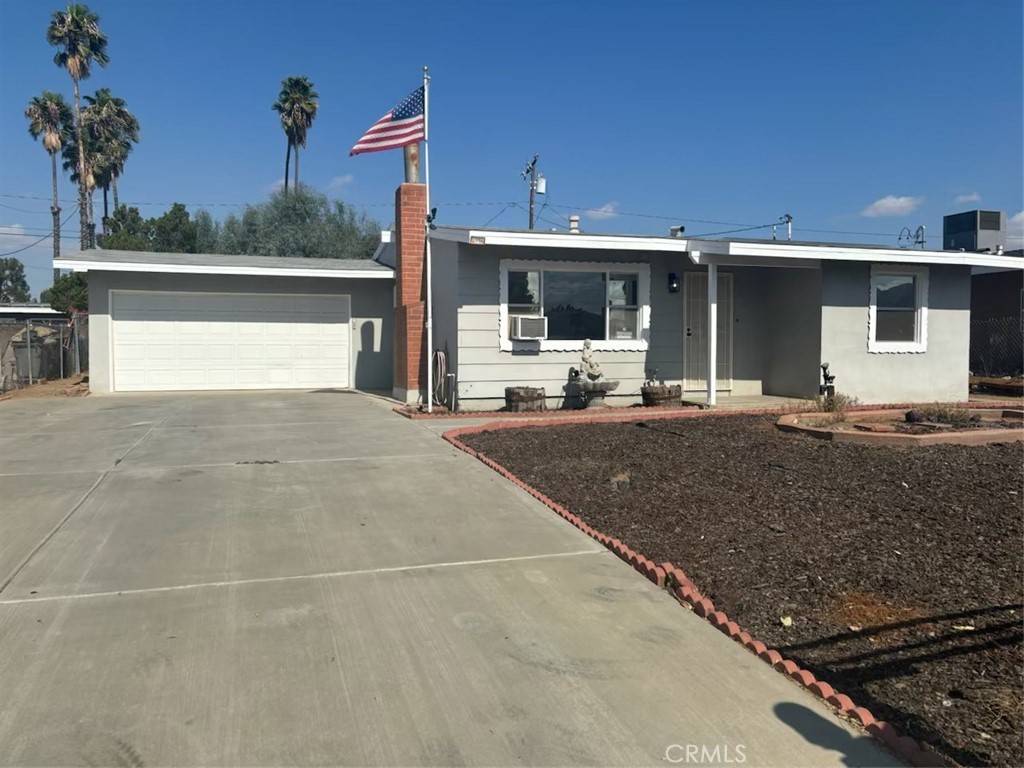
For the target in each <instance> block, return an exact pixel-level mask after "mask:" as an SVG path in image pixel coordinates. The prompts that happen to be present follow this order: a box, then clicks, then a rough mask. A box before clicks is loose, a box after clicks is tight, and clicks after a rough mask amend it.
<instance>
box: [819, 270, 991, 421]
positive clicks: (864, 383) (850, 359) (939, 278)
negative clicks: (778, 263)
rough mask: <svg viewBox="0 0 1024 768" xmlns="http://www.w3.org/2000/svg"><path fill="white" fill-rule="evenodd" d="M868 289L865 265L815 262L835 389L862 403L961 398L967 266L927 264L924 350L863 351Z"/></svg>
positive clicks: (824, 347) (825, 353) (824, 345)
mask: <svg viewBox="0 0 1024 768" xmlns="http://www.w3.org/2000/svg"><path fill="white" fill-rule="evenodd" d="M870 291H871V265H870V264H866V263H857V262H833V263H827V264H825V265H824V266H823V267H822V290H821V296H822V307H821V359H822V360H823V361H828V362H829V363H830V365H831V368H832V373H834V374H835V375H836V389H837V391H839V392H842V393H845V394H848V395H852V396H854V397H856V398H858V399H859V400H860V401H861V402H863V403H894V402H911V401H920V402H927V401H935V400H939V401H951V400H966V399H967V393H968V382H967V377H968V367H969V357H968V352H969V345H970V307H971V275H970V268H969V267H960V266H952V265H951V266H941V265H940V266H936V265H933V266H931V267H930V268H929V276H928V326H927V328H928V334H927V343H928V347H927V351H925V352H920V353H869V352H868V305H869V296H870Z"/></svg>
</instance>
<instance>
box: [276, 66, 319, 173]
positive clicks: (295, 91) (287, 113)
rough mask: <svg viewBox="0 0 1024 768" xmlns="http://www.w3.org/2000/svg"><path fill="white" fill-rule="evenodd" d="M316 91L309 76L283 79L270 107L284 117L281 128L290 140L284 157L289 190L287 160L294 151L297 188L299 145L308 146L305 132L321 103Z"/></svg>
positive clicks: (311, 124)
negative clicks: (275, 98)
mask: <svg viewBox="0 0 1024 768" xmlns="http://www.w3.org/2000/svg"><path fill="white" fill-rule="evenodd" d="M317 98H319V96H318V94H317V92H316V91H314V90H313V83H311V82H310V81H309V78H307V77H297V76H293V77H286V78H285V79H284V80H282V81H281V92H280V93H279V94H278V96H277V101H276V102H274V103H273V104H272V105H271V109H273V110H274V111H275V112H277V113H278V114H279V115H280V117H281V128H282V129H283V130H284V135H285V138H286V140H287V142H288V151H287V152H286V153H285V156H284V189H285V192H287V191H288V161H289V158H290V157H291V152H292V151H293V150H294V151H295V189H298V188H299V147H305V146H306V134H307V132H308V131H309V129H310V128H311V127H312V126H313V120H315V119H316V112H317V109H319V107H320V105H319V103H318V102H317V101H316V99H317Z"/></svg>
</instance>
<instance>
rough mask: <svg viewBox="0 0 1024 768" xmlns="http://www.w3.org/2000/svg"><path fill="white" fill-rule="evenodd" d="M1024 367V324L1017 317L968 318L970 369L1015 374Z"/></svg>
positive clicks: (982, 373)
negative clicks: (970, 319) (969, 323)
mask: <svg viewBox="0 0 1024 768" xmlns="http://www.w3.org/2000/svg"><path fill="white" fill-rule="evenodd" d="M1022 370H1024V323H1022V320H1021V318H1020V317H991V318H987V319H985V320H972V321H971V372H972V373H974V374H976V375H979V376H1015V375H1017V374H1019V373H1021V371H1022Z"/></svg>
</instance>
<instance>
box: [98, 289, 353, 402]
mask: <svg viewBox="0 0 1024 768" xmlns="http://www.w3.org/2000/svg"><path fill="white" fill-rule="evenodd" d="M350 314H351V311H350V302H349V297H348V296H301V295H293V294H280V295H278V294H272V295H268V294H238V293H157V292H152V291H144V292H134V291H114V292H113V293H112V294H111V306H110V315H111V352H112V357H113V360H112V366H113V383H114V390H115V391H117V392H142V391H155V390H187V389H308V388H313V387H348V386H350V381H351V379H350V374H349V371H350V365H349V363H350V346H351V345H350V341H351V339H350V336H351V334H350V326H349V318H350Z"/></svg>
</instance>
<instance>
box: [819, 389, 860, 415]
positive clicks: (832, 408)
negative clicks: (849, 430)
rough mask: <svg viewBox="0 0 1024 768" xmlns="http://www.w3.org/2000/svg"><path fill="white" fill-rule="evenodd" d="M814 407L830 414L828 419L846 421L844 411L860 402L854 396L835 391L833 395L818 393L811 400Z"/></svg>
mask: <svg viewBox="0 0 1024 768" xmlns="http://www.w3.org/2000/svg"><path fill="white" fill-rule="evenodd" d="M812 403H813V404H814V409H815V410H816V411H819V412H821V413H829V414H831V418H830V421H832V422H837V421H846V412H847V411H848V410H850V408H852V407H853V406H855V405H858V404H859V403H860V400H858V399H857V398H856V397H851V396H850V395H844V394H843V393H842V392H836V393H835V394H834V395H818V396H817V397H815V398H814V399H813V400H812Z"/></svg>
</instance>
